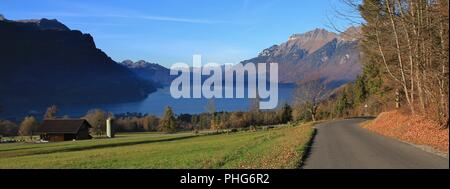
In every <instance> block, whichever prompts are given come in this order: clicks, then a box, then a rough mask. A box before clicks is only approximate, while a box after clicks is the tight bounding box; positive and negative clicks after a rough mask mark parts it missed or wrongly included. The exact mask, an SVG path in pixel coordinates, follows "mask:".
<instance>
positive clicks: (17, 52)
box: [0, 19, 156, 109]
mask: <svg viewBox="0 0 450 189" xmlns="http://www.w3.org/2000/svg"><path fill="white" fill-rule="evenodd" d="M0 41H2V43H0V57H1V59H0V61H1V63H0V101H1V102H0V103H2V104H8V105H15V104H31V103H42V104H47V105H50V104H84V103H94V102H95V103H109V102H128V101H135V100H139V99H144V98H145V97H146V96H147V95H148V94H149V93H151V92H153V91H155V90H156V88H155V87H154V86H153V84H152V83H151V82H148V81H145V80H143V79H141V78H139V77H138V76H136V75H135V74H134V73H133V72H132V71H130V70H129V69H127V68H126V67H125V66H123V65H121V64H118V63H116V62H115V61H113V60H112V59H111V58H110V57H109V56H108V55H107V54H106V53H105V52H103V51H102V50H101V49H98V48H97V47H96V45H95V42H94V38H93V37H92V36H91V35H90V34H85V33H82V32H81V31H78V30H71V29H69V28H68V27H67V26H65V25H64V24H62V23H60V22H59V21H57V20H48V19H39V20H20V21H11V20H7V19H3V20H0ZM5 106H6V105H5ZM6 109H8V107H6Z"/></svg>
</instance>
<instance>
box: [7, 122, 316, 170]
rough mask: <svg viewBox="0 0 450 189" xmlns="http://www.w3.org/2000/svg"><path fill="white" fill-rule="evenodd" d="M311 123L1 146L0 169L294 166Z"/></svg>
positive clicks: (298, 164)
mask: <svg viewBox="0 0 450 189" xmlns="http://www.w3.org/2000/svg"><path fill="white" fill-rule="evenodd" d="M313 132H314V129H313V128H312V125H309V124H305V125H299V126H295V127H294V126H281V127H277V128H273V129H264V130H259V131H241V132H236V133H225V134H217V135H211V134H206V133H203V134H193V133H178V134H161V133H123V134H120V133H119V134H118V135H117V136H116V138H113V139H93V140H85V141H67V142H55V143H39V144H31V143H12V144H0V168H2V169H6V168H38V169H40V168H51V169H60V168H63V169H66V168H76V169H79V168H80V169H91V168H101V169H102V168H119V169H135V168H138V169H141V168H142V169H153V168H162V169H175V168H182V169H183V168H189V169H197V168H199V169H209V168H219V169H229V168H238V169H253V168H269V169H270V168H287V169H291V168H298V167H299V166H300V165H301V160H302V157H303V154H304V153H305V150H306V147H307V145H308V142H309V141H310V139H311V137H312V135H313Z"/></svg>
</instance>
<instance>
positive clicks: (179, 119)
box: [114, 100, 292, 133]
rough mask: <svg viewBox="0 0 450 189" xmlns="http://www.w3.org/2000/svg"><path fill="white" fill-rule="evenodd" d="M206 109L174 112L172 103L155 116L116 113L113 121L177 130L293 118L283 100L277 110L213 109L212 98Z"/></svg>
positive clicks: (123, 127) (133, 127)
mask: <svg viewBox="0 0 450 189" xmlns="http://www.w3.org/2000/svg"><path fill="white" fill-rule="evenodd" d="M206 109H207V110H208V111H207V112H205V113H201V114H195V115H192V114H180V115H178V116H177V115H175V113H174V112H173V110H172V108H171V107H167V108H166V109H165V112H164V115H163V116H162V117H161V118H158V117H156V116H153V115H144V116H140V117H138V116H135V117H129V116H125V117H116V118H115V119H114V125H115V127H116V129H117V130H118V131H126V132H136V131H137V132H139V131H161V132H166V133H173V132H177V131H180V130H197V131H198V130H207V129H210V130H214V131H219V130H224V129H236V128H246V127H250V126H262V125H276V124H282V123H287V122H289V121H291V120H292V108H291V107H290V106H289V105H288V104H285V105H283V106H282V107H280V108H279V109H278V110H276V111H259V109H254V110H253V111H249V112H216V110H215V104H214V102H213V100H211V101H210V102H208V105H207V106H206Z"/></svg>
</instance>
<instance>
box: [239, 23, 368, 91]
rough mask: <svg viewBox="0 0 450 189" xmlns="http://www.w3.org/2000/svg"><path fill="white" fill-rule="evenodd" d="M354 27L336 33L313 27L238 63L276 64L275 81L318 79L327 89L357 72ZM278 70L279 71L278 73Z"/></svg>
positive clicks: (357, 51) (357, 58)
mask: <svg viewBox="0 0 450 189" xmlns="http://www.w3.org/2000/svg"><path fill="white" fill-rule="evenodd" d="M357 30H358V28H349V29H348V30H347V31H345V32H343V33H341V34H336V33H333V32H329V31H327V30H324V29H316V30H313V31H310V32H307V33H303V34H294V35H292V36H291V37H289V40H288V41H287V42H285V43H282V44H280V45H274V46H272V47H270V48H267V49H265V50H263V51H262V52H261V53H260V54H259V55H258V57H255V58H252V59H250V60H245V61H243V62H242V63H244V64H246V63H271V62H276V63H279V73H280V74H279V81H280V82H281V83H297V82H301V81H307V80H313V79H321V80H323V82H324V83H325V84H327V85H328V86H329V88H330V89H333V88H336V87H339V86H341V85H342V84H345V83H348V82H352V81H354V80H355V78H356V76H357V75H359V74H360V73H361V64H360V62H359V60H360V53H359V50H358V48H357V47H358V42H359V41H358V40H357V39H356V37H352V36H354V33H355V31H357ZM281 73H282V74H281Z"/></svg>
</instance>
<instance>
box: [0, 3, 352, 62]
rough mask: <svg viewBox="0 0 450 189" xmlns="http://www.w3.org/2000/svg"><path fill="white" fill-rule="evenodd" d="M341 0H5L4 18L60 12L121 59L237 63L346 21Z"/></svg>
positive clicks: (1, 7)
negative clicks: (198, 59)
mask: <svg viewBox="0 0 450 189" xmlns="http://www.w3.org/2000/svg"><path fill="white" fill-rule="evenodd" d="M340 6H341V5H340V4H339V0H98V1H97V0H96V1H92V0H39V1H29V0H0V14H3V15H4V16H5V17H6V18H7V19H10V20H17V19H32V18H49V19H53V18H56V19H58V20H59V21H61V22H62V23H64V24H65V25H67V26H68V27H70V28H71V29H76V30H81V31H82V32H83V33H90V34H91V35H92V36H93V37H94V39H95V42H96V44H97V47H98V48H100V49H102V50H103V51H105V52H106V53H107V54H108V55H109V56H111V57H112V58H113V59H114V60H116V61H122V60H125V59H131V60H133V61H136V60H141V59H143V60H146V61H150V62H155V63H160V64H162V65H164V66H170V65H171V64H173V63H176V62H186V63H189V64H190V63H191V62H192V55H193V54H201V55H202V56H203V61H204V63H205V62H215V63H220V64H223V63H238V62H240V61H242V60H245V59H249V58H253V57H255V56H257V55H258V53H259V52H260V51H261V50H263V49H265V48H267V47H270V46H272V45H274V44H279V43H282V42H284V41H286V40H287V38H288V37H289V36H290V35H292V34H294V33H302V32H306V31H309V30H313V29H315V28H325V29H330V30H332V29H331V27H330V19H331V21H332V22H334V24H335V25H337V26H339V27H340V28H345V27H347V26H348V25H349V24H348V23H347V22H346V21H344V20H341V19H335V16H336V15H335V12H334V11H335V9H336V8H339V7H340Z"/></svg>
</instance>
